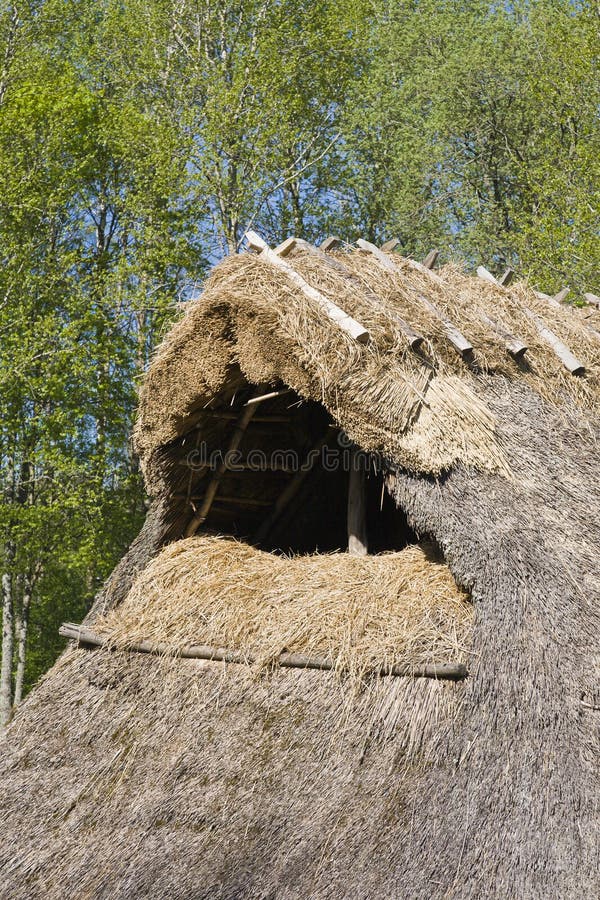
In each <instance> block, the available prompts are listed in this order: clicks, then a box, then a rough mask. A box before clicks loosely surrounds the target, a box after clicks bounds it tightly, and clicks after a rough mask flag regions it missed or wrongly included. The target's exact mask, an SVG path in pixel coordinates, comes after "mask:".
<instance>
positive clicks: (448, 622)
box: [95, 537, 472, 676]
mask: <svg viewBox="0 0 600 900" xmlns="http://www.w3.org/2000/svg"><path fill="white" fill-rule="evenodd" d="M471 623H472V606H471V604H470V602H468V599H467V598H466V596H465V594H464V593H463V592H461V591H459V589H458V588H457V586H456V583H455V581H454V579H453V578H452V575H451V574H450V572H449V571H448V568H447V567H446V566H445V565H444V564H443V563H442V562H441V561H440V560H439V559H438V558H436V555H435V549H434V548H432V547H425V548H422V547H418V546H414V545H413V546H411V547H407V548H406V549H405V550H402V551H400V552H399V553H385V554H381V555H377V556H363V557H356V556H349V555H348V554H347V553H335V554H333V553H332V554H318V555H309V556H299V557H296V558H292V559H285V558H282V557H279V556H274V555H272V554H270V553H264V552H262V551H260V550H256V549H255V548H253V547H249V546H248V545H247V544H243V543H240V542H238V541H234V540H227V539H223V538H219V537H195V538H189V539H188V540H185V541H177V542H175V543H173V544H170V545H169V546H168V547H167V548H166V549H165V550H163V551H162V553H161V554H160V555H159V556H158V558H157V559H156V560H154V561H153V562H152V563H150V565H149V566H148V567H147V568H146V569H145V571H144V572H142V574H141V575H139V576H138V578H137V580H136V582H135V583H134V585H133V587H132V589H131V591H130V593H129V595H128V596H127V598H126V599H125V601H124V603H123V604H121V605H120V606H119V607H117V608H116V609H115V610H113V611H112V612H110V613H109V614H108V615H107V616H105V617H104V618H102V619H100V620H99V621H97V622H96V623H95V631H96V632H98V633H99V634H105V635H107V636H109V637H110V638H111V641H112V642H113V643H114V645H115V646H118V647H127V646H128V645H131V644H132V643H136V642H142V641H150V642H151V643H155V644H159V643H166V644H168V645H169V646H171V647H173V648H183V647H186V646H188V645H190V644H198V643H202V644H205V645H212V646H216V647H227V648H230V649H232V650H242V651H244V652H246V653H247V654H248V655H250V656H252V657H253V658H256V659H257V660H258V667H259V668H262V667H264V666H265V665H268V664H269V663H271V662H272V661H273V660H276V659H277V657H278V656H279V655H280V654H281V653H283V652H291V653H302V654H305V655H307V656H315V657H326V658H332V659H333V660H335V662H336V668H337V669H338V671H340V672H343V671H349V672H351V673H353V674H355V675H356V676H361V675H362V674H363V673H366V672H368V671H370V670H373V669H375V668H377V666H380V665H382V664H384V663H385V664H386V665H389V666H393V665H396V664H399V663H406V664H407V665H415V666H418V665H426V664H429V663H436V662H441V661H444V660H453V661H460V662H463V661H464V662H466V661H467V656H468V654H467V647H468V646H469V645H470V632H471Z"/></svg>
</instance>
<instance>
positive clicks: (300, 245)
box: [274, 238, 425, 350]
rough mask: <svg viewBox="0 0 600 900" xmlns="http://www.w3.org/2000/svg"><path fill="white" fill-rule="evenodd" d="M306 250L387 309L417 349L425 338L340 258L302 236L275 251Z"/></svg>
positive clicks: (379, 305) (410, 343)
mask: <svg viewBox="0 0 600 900" xmlns="http://www.w3.org/2000/svg"><path fill="white" fill-rule="evenodd" d="M296 248H297V249H299V250H304V251H305V252H306V253H310V254H311V256H314V257H315V258H316V259H319V260H321V262H322V263H323V264H324V265H326V266H327V268H329V269H331V270H332V271H334V272H337V274H338V275H341V276H342V277H343V278H344V279H345V281H347V282H348V284H349V285H352V287H354V288H356V290H357V291H359V292H360V293H361V294H362V296H364V297H365V298H366V299H367V300H370V302H371V303H373V304H374V305H376V306H378V307H382V308H384V309H385V313H386V314H387V315H388V316H389V317H390V319H392V321H393V322H394V323H395V325H396V326H397V327H398V328H399V330H400V331H401V332H402V334H403V335H404V337H405V338H406V340H407V341H408V344H409V346H410V347H412V349H413V350H417V349H418V348H419V347H420V346H421V344H422V343H423V341H424V340H425V339H424V337H423V336H422V335H421V334H418V332H416V331H415V330H414V328H412V327H411V326H410V325H409V324H408V322H406V321H405V320H404V319H403V318H402V316H400V315H398V313H396V312H395V311H394V310H390V309H387V308H385V304H384V301H383V300H382V299H381V297H379V296H378V295H377V294H376V293H375V292H374V291H372V290H371V289H370V288H368V287H366V286H365V285H364V284H363V283H362V282H361V281H360V280H359V279H358V278H357V277H356V276H355V275H354V273H353V272H352V271H351V270H350V269H349V268H348V267H347V266H345V265H344V264H343V263H342V262H340V261H339V260H338V259H333V258H332V257H331V256H328V255H327V253H325V252H324V251H323V250H322V249H319V248H318V247H314V246H313V245H312V244H309V242H308V241H304V240H302V239H301V238H288V239H287V240H286V241H284V242H283V244H280V245H279V247H276V248H275V251H274V252H275V253H277V254H278V255H279V256H282V257H285V256H287V255H288V253H290V252H291V251H292V250H294V249H296Z"/></svg>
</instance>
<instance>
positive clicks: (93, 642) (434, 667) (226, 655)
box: [58, 622, 468, 681]
mask: <svg viewBox="0 0 600 900" xmlns="http://www.w3.org/2000/svg"><path fill="white" fill-rule="evenodd" d="M58 633H59V634H60V636H61V637H64V638H68V639H69V640H72V641H76V642H77V643H78V644H79V645H81V646H83V647H101V648H105V649H107V650H115V651H118V650H121V651H125V652H133V653H146V654H149V655H151V656H167V657H175V658H179V659H202V660H206V661H207V662H225V663H232V664H234V665H252V664H253V663H255V662H256V657H255V656H253V655H252V654H251V653H244V651H243V650H228V649H225V648H223V647H211V646H209V645H205V644H192V645H190V646H188V647H182V648H176V647H172V646H170V645H169V644H163V643H158V644H154V643H152V642H150V641H136V642H132V643H131V644H128V645H127V646H126V647H117V646H116V645H115V644H114V643H113V642H111V640H110V637H107V636H105V635H100V634H97V633H96V632H94V631H92V629H91V628H87V627H86V626H84V625H73V624H72V623H70V622H65V623H64V624H63V625H61V626H60V628H59V629H58ZM274 664H275V665H276V666H280V667H281V668H287V669H317V670H321V671H325V672H331V671H333V670H335V669H336V668H337V663H336V661H335V659H329V658H327V657H322V656H306V655H305V654H303V653H281V654H280V655H279V656H278V657H277V659H276V660H274ZM373 674H374V675H384V676H386V675H388V676H389V675H391V676H396V677H398V676H405V677H406V676H407V677H412V678H434V679H444V680H449V681H461V680H462V679H464V678H466V677H467V675H468V672H467V667H466V666H465V665H463V664H462V663H448V662H445V663H430V664H427V665H420V666H412V665H407V664H404V663H402V664H399V663H397V664H392V665H390V664H388V663H382V664H381V665H379V666H376V667H375V668H374V670H373Z"/></svg>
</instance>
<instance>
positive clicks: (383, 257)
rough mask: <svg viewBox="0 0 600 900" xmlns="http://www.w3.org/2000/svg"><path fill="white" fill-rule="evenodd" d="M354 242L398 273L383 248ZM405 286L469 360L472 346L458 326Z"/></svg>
mask: <svg viewBox="0 0 600 900" xmlns="http://www.w3.org/2000/svg"><path fill="white" fill-rule="evenodd" d="M356 244H357V246H358V247H359V248H360V249H361V250H362V251H363V252H365V253H371V254H372V255H373V256H374V257H375V259H376V260H377V262H378V263H379V264H380V265H381V267H382V269H385V270H386V271H387V272H393V273H394V274H396V275H397V274H398V273H399V271H400V270H399V268H398V266H397V265H396V263H395V262H392V260H391V259H390V258H389V256H387V254H385V253H384V252H383V250H380V249H379V247H376V246H375V244H371V243H370V241H365V240H363V239H362V238H359V239H358V240H357V242H356ZM411 262H412V263H413V264H414V265H413V268H418V270H419V271H423V272H426V273H427V275H429V277H430V278H431V279H432V280H434V281H438V282H439V283H440V284H442V285H443V284H444V282H443V279H441V278H440V277H439V275H436V274H435V272H432V271H431V270H430V269H427V268H425V266H424V265H423V264H422V263H415V261H414V260H411ZM407 288H408V290H410V291H411V293H413V294H414V295H415V296H416V297H417V298H418V300H419V301H420V302H421V303H422V304H423V306H424V307H425V308H426V309H427V310H428V312H429V313H430V314H431V315H432V316H434V317H435V318H436V319H438V320H439V321H440V322H441V323H442V325H443V326H444V331H445V332H446V337H447V338H448V340H449V342H450V343H451V344H452V346H453V347H454V348H455V350H457V351H458V352H459V353H460V355H461V356H462V357H463V359H465V360H469V359H470V358H471V357H472V355H473V347H472V345H471V344H470V343H469V341H468V340H467V339H466V337H465V336H464V335H463V334H461V332H460V331H459V330H458V328H456V327H455V326H454V325H453V324H452V322H451V321H450V319H449V318H448V317H447V316H446V315H444V313H443V312H442V311H441V310H439V309H438V308H437V306H435V305H434V304H433V303H432V302H431V300H429V299H428V298H427V297H425V296H423V294H421V293H419V291H416V290H414V288H412V287H410V285H407Z"/></svg>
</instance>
